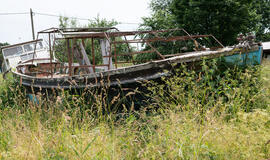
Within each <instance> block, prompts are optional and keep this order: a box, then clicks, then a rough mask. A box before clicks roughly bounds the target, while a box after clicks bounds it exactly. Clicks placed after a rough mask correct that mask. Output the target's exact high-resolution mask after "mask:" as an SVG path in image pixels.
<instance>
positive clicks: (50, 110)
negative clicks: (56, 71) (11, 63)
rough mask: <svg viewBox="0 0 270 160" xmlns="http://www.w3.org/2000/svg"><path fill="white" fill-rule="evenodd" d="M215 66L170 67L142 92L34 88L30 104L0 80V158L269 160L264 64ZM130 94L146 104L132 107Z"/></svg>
mask: <svg viewBox="0 0 270 160" xmlns="http://www.w3.org/2000/svg"><path fill="white" fill-rule="evenodd" d="M219 66H220V65H219V62H217V61H216V60H211V61H203V62H202V63H200V65H194V66H192V67H194V68H197V69H198V68H199V70H198V72H195V71H194V70H192V69H191V68H188V67H187V66H185V65H182V66H180V67H178V66H174V67H175V69H176V71H178V72H176V75H174V76H172V77H170V78H164V79H163V80H162V81H163V83H161V84H155V83H154V82H151V83H148V84H147V86H148V87H149V88H148V89H149V90H148V92H146V93H145V92H142V91H138V90H129V89H128V88H121V87H120V88H119V89H118V90H116V91H115V92H112V90H111V89H110V88H108V87H107V86H103V87H100V88H91V89H90V88H88V89H85V90H82V91H77V92H76V91H64V90H60V91H58V93H55V92H53V91H52V92H51V93H50V94H49V95H48V94H45V93H38V94H37V95H35V98H34V99H36V100H37V101H33V100H30V99H28V98H27V97H26V93H25V91H24V90H22V89H21V87H20V85H19V84H17V83H14V81H12V79H10V80H9V81H3V80H2V81H1V85H0V86H1V90H0V98H1V101H0V153H1V154H0V156H1V158H2V159H243V160H245V159H269V156H270V152H269V151H270V146H269V143H268V142H269V139H270V135H269V134H268V133H269V132H270V125H269V124H270V116H269V115H270V109H269V103H270V101H269V95H270V94H269V93H270V92H269V89H270V88H269V85H268V83H269V78H270V77H269V66H270V65H269V64H268V67H264V68H263V71H261V68H260V67H254V66H253V67H251V66H250V67H248V68H246V69H245V68H236V67H231V68H228V66H222V67H219ZM262 73H263V75H261V74H262ZM261 76H263V77H261ZM149 92H150V93H149ZM138 93H140V94H141V95H143V96H145V98H144V100H146V101H147V102H148V104H147V105H145V104H144V105H143V106H140V108H139V109H135V104H136V103H137V102H138V101H142V99H140V100H136V99H134V97H133V96H135V95H136V94H138ZM149 97H151V101H149V99H148V98H149ZM127 104H130V105H127ZM157 107H158V108H157ZM224 119H225V120H224ZM247 139H248V141H247Z"/></svg>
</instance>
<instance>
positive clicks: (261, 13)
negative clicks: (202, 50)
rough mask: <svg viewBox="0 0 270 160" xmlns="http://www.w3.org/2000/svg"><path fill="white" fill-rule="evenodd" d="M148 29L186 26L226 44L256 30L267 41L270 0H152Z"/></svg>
mask: <svg viewBox="0 0 270 160" xmlns="http://www.w3.org/2000/svg"><path fill="white" fill-rule="evenodd" d="M150 8H151V10H152V12H153V13H152V15H151V17H148V18H144V24H143V26H145V27H146V28H150V29H166V28H176V27H178V28H184V29H186V30H187V31H188V32H190V33H191V34H213V35H215V36H216V37H217V39H219V40H220V41H221V42H222V43H223V44H224V45H233V44H235V43H236V37H237V35H238V34H240V33H244V34H245V33H248V32H256V34H257V36H258V40H266V39H267V35H266V36H265V35H264V33H265V32H269V10H270V9H269V8H270V4H269V0H262V1H251V0H244V1H243V0H235V1H231V0H221V1H220V0H165V1H163V0H152V2H151V4H150Z"/></svg>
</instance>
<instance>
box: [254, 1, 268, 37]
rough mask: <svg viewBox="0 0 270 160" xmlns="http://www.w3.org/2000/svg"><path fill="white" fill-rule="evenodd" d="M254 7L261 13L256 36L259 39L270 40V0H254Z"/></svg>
mask: <svg viewBox="0 0 270 160" xmlns="http://www.w3.org/2000/svg"><path fill="white" fill-rule="evenodd" d="M253 7H254V8H255V9H256V11H257V12H256V13H257V14H258V15H260V21H259V23H257V30H256V36H257V37H256V38H257V40H259V41H270V0H254V2H253Z"/></svg>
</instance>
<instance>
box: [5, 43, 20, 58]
mask: <svg viewBox="0 0 270 160" xmlns="http://www.w3.org/2000/svg"><path fill="white" fill-rule="evenodd" d="M21 53H23V49H22V46H16V47H12V48H7V49H4V50H3V54H4V56H5V57H9V56H14V55H20V54H21Z"/></svg>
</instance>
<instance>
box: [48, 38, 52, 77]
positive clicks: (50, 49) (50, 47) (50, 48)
mask: <svg viewBox="0 0 270 160" xmlns="http://www.w3.org/2000/svg"><path fill="white" fill-rule="evenodd" d="M49 51H50V67H51V78H53V67H52V45H51V34H50V33H49Z"/></svg>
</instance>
